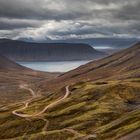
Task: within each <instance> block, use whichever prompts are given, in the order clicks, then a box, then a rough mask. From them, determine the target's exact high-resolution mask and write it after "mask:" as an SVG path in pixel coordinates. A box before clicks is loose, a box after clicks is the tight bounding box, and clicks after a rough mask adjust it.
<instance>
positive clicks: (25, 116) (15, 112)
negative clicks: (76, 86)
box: [12, 86, 70, 118]
mask: <svg viewBox="0 0 140 140" xmlns="http://www.w3.org/2000/svg"><path fill="white" fill-rule="evenodd" d="M24 89H27V90H29V91H30V92H31V94H32V95H33V97H32V98H31V99H30V100H27V101H26V103H25V106H24V107H23V108H20V109H17V110H14V111H13V112H12V114H14V115H16V116H19V117H22V118H30V117H37V116H40V115H42V114H43V113H44V112H46V111H47V110H48V109H50V108H52V107H54V106H56V105H57V104H59V103H61V102H62V101H63V100H65V99H66V98H67V97H68V96H69V94H70V92H69V86H66V93H65V95H64V97H62V98H61V99H59V100H57V101H55V102H53V103H51V104H49V105H47V106H46V107H45V108H44V109H43V110H42V111H40V112H39V113H36V114H32V115H28V114H22V113H18V112H20V111H23V110H25V109H26V108H27V107H28V106H29V103H30V102H31V101H32V99H33V98H34V97H35V96H36V94H35V93H34V91H33V90H31V89H30V88H26V87H24Z"/></svg>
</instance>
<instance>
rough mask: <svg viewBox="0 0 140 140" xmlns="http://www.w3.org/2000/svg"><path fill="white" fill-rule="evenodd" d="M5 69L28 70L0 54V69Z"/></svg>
mask: <svg viewBox="0 0 140 140" xmlns="http://www.w3.org/2000/svg"><path fill="white" fill-rule="evenodd" d="M2 70H4V71H7V70H29V69H28V68H25V67H23V66H20V65H18V64H16V63H15V62H13V61H11V60H9V59H8V58H6V57H5V56H3V55H0V71H2Z"/></svg>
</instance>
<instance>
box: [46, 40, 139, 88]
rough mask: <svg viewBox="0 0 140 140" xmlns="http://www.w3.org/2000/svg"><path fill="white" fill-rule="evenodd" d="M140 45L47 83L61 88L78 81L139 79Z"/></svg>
mask: <svg viewBox="0 0 140 140" xmlns="http://www.w3.org/2000/svg"><path fill="white" fill-rule="evenodd" d="M139 60H140V43H137V44H135V45H134V46H132V47H130V48H128V49H125V50H123V51H121V52H118V53H115V54H113V55H111V56H108V57H106V58H103V59H100V60H97V61H93V62H90V63H88V64H86V65H83V66H80V67H79V68H77V69H75V70H72V71H70V72H67V73H64V74H62V75H60V76H59V77H58V78H57V79H55V80H52V81H50V82H49V83H47V85H48V87H47V88H50V89H51V86H52V85H53V84H56V85H55V86H57V87H62V86H64V85H67V84H73V83H75V82H78V81H95V80H96V81H97V80H112V79H113V80H114V79H116V80H117V79H127V78H135V77H140V61H139Z"/></svg>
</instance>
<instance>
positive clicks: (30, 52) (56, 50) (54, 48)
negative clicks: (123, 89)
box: [0, 39, 106, 61]
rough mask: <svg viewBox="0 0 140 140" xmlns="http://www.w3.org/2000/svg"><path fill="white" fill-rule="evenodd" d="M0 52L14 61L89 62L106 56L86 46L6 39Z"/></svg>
mask: <svg viewBox="0 0 140 140" xmlns="http://www.w3.org/2000/svg"><path fill="white" fill-rule="evenodd" d="M0 52H1V53H2V54H4V55H6V56H7V57H9V58H10V59H12V60H16V61H67V60H90V59H98V58H101V57H104V56H105V55H106V54H105V53H103V52H100V51H97V50H95V49H93V48H92V47H91V46H89V45H87V44H73V43H27V42H22V41H13V40H7V39H3V40H0Z"/></svg>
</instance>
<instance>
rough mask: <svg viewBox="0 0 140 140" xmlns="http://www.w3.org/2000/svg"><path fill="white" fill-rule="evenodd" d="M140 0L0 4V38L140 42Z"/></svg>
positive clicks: (13, 0) (26, 0)
mask: <svg viewBox="0 0 140 140" xmlns="http://www.w3.org/2000/svg"><path fill="white" fill-rule="evenodd" d="M139 9H140V0H0V38H3V37H4V38H11V39H20V38H33V39H35V40H50V39H51V40H63V39H69V38H78V39H82V38H95V37H120V38H123V37H124V38H131V37H132V38H133V37H134V38H140V10H139Z"/></svg>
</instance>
